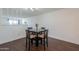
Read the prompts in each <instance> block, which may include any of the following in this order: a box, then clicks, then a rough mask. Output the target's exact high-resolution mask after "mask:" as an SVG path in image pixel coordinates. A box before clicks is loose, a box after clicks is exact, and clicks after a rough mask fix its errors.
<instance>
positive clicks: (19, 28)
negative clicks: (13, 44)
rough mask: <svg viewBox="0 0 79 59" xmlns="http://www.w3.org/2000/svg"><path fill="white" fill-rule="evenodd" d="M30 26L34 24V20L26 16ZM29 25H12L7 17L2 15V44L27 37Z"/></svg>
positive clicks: (0, 36) (0, 25) (0, 42)
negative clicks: (26, 31)
mask: <svg viewBox="0 0 79 59" xmlns="http://www.w3.org/2000/svg"><path fill="white" fill-rule="evenodd" d="M25 19H26V20H27V23H28V26H31V25H32V26H33V24H34V23H35V21H34V20H32V19H29V18H25ZM26 29H27V25H10V24H9V22H8V20H7V18H6V17H2V16H0V44H2V43H6V42H9V41H13V40H16V39H19V38H23V37H25V30H26Z"/></svg>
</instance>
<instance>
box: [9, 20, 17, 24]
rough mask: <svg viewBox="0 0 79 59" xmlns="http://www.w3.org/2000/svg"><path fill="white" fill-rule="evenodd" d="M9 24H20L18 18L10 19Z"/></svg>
mask: <svg viewBox="0 0 79 59" xmlns="http://www.w3.org/2000/svg"><path fill="white" fill-rule="evenodd" d="M9 24H10V25H17V24H18V20H9Z"/></svg>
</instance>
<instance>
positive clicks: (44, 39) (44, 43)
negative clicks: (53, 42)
mask: <svg viewBox="0 0 79 59" xmlns="http://www.w3.org/2000/svg"><path fill="white" fill-rule="evenodd" d="M44 50H45V39H44Z"/></svg>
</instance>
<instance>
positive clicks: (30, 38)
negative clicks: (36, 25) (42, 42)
mask: <svg viewBox="0 0 79 59" xmlns="http://www.w3.org/2000/svg"><path fill="white" fill-rule="evenodd" d="M35 38H36V35H35V34H34V32H33V31H29V30H28V40H29V46H28V50H31V44H33V42H32V41H33V40H35Z"/></svg>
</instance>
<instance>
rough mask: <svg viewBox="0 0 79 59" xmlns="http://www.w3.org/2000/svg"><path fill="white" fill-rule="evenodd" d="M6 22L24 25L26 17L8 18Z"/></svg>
mask: <svg viewBox="0 0 79 59" xmlns="http://www.w3.org/2000/svg"><path fill="white" fill-rule="evenodd" d="M8 22H9V24H10V25H26V24H27V20H26V19H23V18H20V19H17V18H15V19H14V18H13V20H12V18H10V19H8Z"/></svg>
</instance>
